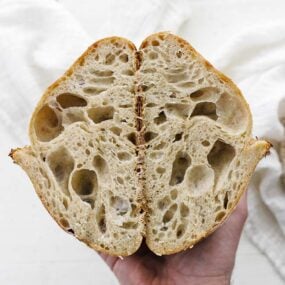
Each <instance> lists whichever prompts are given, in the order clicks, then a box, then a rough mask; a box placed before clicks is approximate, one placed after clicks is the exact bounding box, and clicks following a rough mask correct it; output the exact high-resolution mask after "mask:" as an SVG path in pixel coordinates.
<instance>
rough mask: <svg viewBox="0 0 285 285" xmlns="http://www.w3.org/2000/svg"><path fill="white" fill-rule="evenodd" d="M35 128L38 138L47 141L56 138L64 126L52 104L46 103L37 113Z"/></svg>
mask: <svg viewBox="0 0 285 285" xmlns="http://www.w3.org/2000/svg"><path fill="white" fill-rule="evenodd" d="M34 129H35V133H36V136H37V138H38V139H39V140H40V141H43V142H47V141H51V140H53V139H54V138H56V137H57V136H58V135H59V134H60V133H61V132H62V130H63V127H62V126H61V122H60V120H59V118H58V116H57V114H56V113H55V111H54V110H53V109H52V108H51V107H50V106H48V105H44V106H43V107H42V108H41V109H40V110H39V111H38V112H37V114H36V117H35V120H34Z"/></svg>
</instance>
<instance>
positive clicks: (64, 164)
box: [47, 147, 74, 196]
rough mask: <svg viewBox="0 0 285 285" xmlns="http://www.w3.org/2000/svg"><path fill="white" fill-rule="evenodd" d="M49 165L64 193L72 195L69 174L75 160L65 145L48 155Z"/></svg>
mask: <svg viewBox="0 0 285 285" xmlns="http://www.w3.org/2000/svg"><path fill="white" fill-rule="evenodd" d="M47 162H48V165H49V167H50V169H51V171H52V173H53V175H54V177H55V179H56V181H57V182H58V183H59V185H60V189H61V190H62V191H63V193H64V194H66V195H67V196H70V193H69V190H68V179H69V175H70V173H71V172H72V170H73V168H74V160H73V158H72V156H71V154H70V153H69V152H68V150H67V149H66V148H65V147H59V148H58V149H57V150H56V151H54V152H52V153H51V154H50V155H49V156H48V157H47Z"/></svg>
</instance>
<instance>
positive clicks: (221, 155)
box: [207, 140, 235, 176]
mask: <svg viewBox="0 0 285 285" xmlns="http://www.w3.org/2000/svg"><path fill="white" fill-rule="evenodd" d="M234 156H235V149H234V148H233V147H232V146H231V145H230V144H227V143H225V142H223V141H221V140H217V141H216V142H215V143H214V145H213V147H212V149H211V151H210V152H209V154H208V156H207V158H208V162H209V164H210V165H211V166H212V168H213V169H214V171H215V173H216V176H220V175H221V173H223V172H224V171H225V170H226V169H227V167H228V165H229V164H230V163H231V161H232V160H233V158H234Z"/></svg>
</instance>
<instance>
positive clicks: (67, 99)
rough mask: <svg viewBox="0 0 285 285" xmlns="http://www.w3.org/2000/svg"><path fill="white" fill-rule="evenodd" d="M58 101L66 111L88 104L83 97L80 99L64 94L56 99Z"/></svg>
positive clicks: (73, 95)
mask: <svg viewBox="0 0 285 285" xmlns="http://www.w3.org/2000/svg"><path fill="white" fill-rule="evenodd" d="M56 101H57V102H58V103H59V105H60V106H61V108H63V109H66V108H70V107H84V106H86V105H87V102H86V100H85V99H83V98H82V97H79V96H77V95H75V94H71V93H63V94H60V95H58V96H57V97H56Z"/></svg>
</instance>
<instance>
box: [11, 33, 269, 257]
mask: <svg viewBox="0 0 285 285" xmlns="http://www.w3.org/2000/svg"><path fill="white" fill-rule="evenodd" d="M251 128H252V118H251V113H250V109H249V106H248V105H247V103H246V101H245V99H244V98H243V96H242V94H241V92H240V91H239V89H238V88H237V87H236V86H235V84H234V83H233V82H232V81H231V80H230V79H229V78H227V77H226V76H224V75H223V74H222V73H220V72H219V71H217V70H216V69H214V67H212V66H211V64H209V63H208V62H207V61H206V60H205V59H204V58H203V57H202V56H201V55H199V54H198V53H197V52H196V51H195V50H194V49H193V48H192V47H191V46H190V44H189V43H187V42H186V41H184V40H183V39H181V38H179V37H177V36H175V35H172V34H170V33H158V34H154V35H151V36H150V37H148V38H147V39H146V40H144V42H143V43H142V45H141V47H140V49H139V50H138V51H137V50H136V48H135V46H134V45H133V44H132V43H131V42H129V41H128V40H126V39H123V38H118V37H112V38H106V39H103V40H101V41H98V42H96V43H95V44H93V45H92V46H91V47H89V49H88V50H87V51H86V52H85V53H84V54H83V55H82V56H81V57H80V58H79V59H78V60H77V61H76V62H75V63H74V64H73V65H72V66H71V68H69V69H68V71H67V72H66V73H65V74H64V75H63V76H62V77H61V78H60V79H59V80H58V81H56V82H55V83H54V84H52V85H51V86H50V87H49V88H48V89H47V90H46V92H45V94H44V95H43V96H42V98H41V100H40V102H39V103H38V105H37V107H36V110H35V111H34V114H33V116H32V119H31V122H30V139H31V146H27V147H24V148H21V149H16V150H12V152H11V156H12V158H13V159H14V161H15V162H16V163H18V164H19V165H20V166H21V167H22V168H23V169H24V170H25V171H26V172H27V174H28V175H29V177H30V179H31V181H32V183H33V185H34V188H35V190H36V192H37V194H38V195H39V197H40V199H41V200H42V202H43V204H44V206H45V207H46V208H47V210H48V211H49V213H50V214H51V215H52V216H53V218H54V219H55V220H56V221H57V223H58V224H59V225H60V226H61V227H62V228H63V229H64V230H65V231H67V232H70V233H72V234H73V235H75V236H76V237H77V238H78V239H79V240H81V241H83V242H85V243H86V244H87V245H89V246H90V247H92V248H94V249H96V250H99V251H102V252H106V253H108V254H112V255H118V256H126V255H130V254H132V253H134V252H135V251H136V250H137V249H138V248H139V246H140V244H141V242H142V239H143V238H145V240H146V243H147V245H148V247H149V248H150V249H151V250H152V251H153V252H154V253H156V254H157V255H164V254H171V253H175V252H179V251H181V250H184V249H187V248H190V247H192V246H193V245H194V244H195V243H197V242H198V241H199V240H201V239H202V238H203V237H205V236H207V235H208V234H210V233H211V232H213V231H214V230H215V229H216V228H217V227H218V226H219V225H220V224H221V223H222V222H223V221H224V220H225V219H226V218H227V217H228V216H229V214H230V213H231V212H232V211H233V209H234V208H235V206H236V205H237V203H238V201H239V199H240V197H241V195H242V194H243V192H244V191H245V189H246V187H247V184H248V183H249V180H250V177H251V175H252V173H253V171H254V169H255V167H256V164H257V163H258V161H259V160H260V159H261V158H262V157H263V156H264V155H265V154H266V153H267V152H268V150H269V148H270V144H269V143H268V142H266V141H257V140H255V139H253V138H252V136H251Z"/></svg>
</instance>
